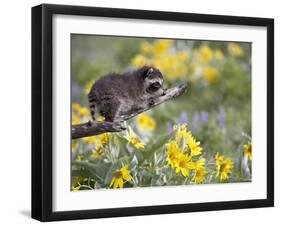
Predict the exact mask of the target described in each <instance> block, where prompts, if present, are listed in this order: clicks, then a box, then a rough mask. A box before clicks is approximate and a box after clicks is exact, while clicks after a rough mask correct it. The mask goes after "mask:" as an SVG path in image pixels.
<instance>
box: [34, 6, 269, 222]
mask: <svg viewBox="0 0 281 226" xmlns="http://www.w3.org/2000/svg"><path fill="white" fill-rule="evenodd" d="M273 37H274V21H273V19H268V18H250V17H235V16H218V15H202V14H189V13H176V12H160V11H143V10H131V9H130V10H129V9H113V8H96V7H82V6H64V5H47V4H43V5H39V6H35V7H33V8H32V217H33V218H35V219H38V220H40V221H54V220H70V219H84V218H101V217H121V216H133V215H147V214H165V213H179V212H191V211H208V210H223V209H238V208H254V207H269V206H273V205H274V180H273V178H274V170H273V168H274V161H273V156H274V153H273V152H274V105H273V103H274V90H273V88H274V70H273V69H274V39H273ZM252 150H253V151H252Z"/></svg>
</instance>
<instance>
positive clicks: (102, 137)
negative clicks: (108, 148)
mask: <svg viewBox="0 0 281 226" xmlns="http://www.w3.org/2000/svg"><path fill="white" fill-rule="evenodd" d="M110 137H111V134H110V133H103V134H101V135H99V136H98V138H99V141H100V143H101V144H107V143H108V141H109V139H110Z"/></svg>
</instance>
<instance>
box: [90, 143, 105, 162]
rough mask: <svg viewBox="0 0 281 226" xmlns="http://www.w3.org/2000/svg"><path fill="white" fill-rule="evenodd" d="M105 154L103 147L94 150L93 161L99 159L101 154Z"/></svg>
mask: <svg viewBox="0 0 281 226" xmlns="http://www.w3.org/2000/svg"><path fill="white" fill-rule="evenodd" d="M102 153H103V147H102V146H98V147H97V148H96V149H94V150H93V151H92V154H91V157H92V158H93V159H96V158H98V157H99V156H100V155H101V154H102Z"/></svg>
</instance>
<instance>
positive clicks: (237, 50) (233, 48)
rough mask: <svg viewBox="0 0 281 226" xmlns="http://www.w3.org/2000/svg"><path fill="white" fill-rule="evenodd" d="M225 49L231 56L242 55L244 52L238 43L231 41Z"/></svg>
mask: <svg viewBox="0 0 281 226" xmlns="http://www.w3.org/2000/svg"><path fill="white" fill-rule="evenodd" d="M227 50H228V52H229V54H230V55H231V56H242V55H243V54H244V51H243V49H242V48H241V47H240V45H239V44H237V43H233V42H231V43H229V44H228V46H227Z"/></svg>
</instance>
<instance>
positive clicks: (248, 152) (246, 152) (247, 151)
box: [244, 143, 252, 160]
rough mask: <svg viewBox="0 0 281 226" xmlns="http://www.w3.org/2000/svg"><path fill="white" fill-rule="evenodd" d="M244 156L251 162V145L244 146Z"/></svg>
mask: <svg viewBox="0 0 281 226" xmlns="http://www.w3.org/2000/svg"><path fill="white" fill-rule="evenodd" d="M244 156H245V157H247V158H249V159H250V160H252V143H248V144H245V145H244Z"/></svg>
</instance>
